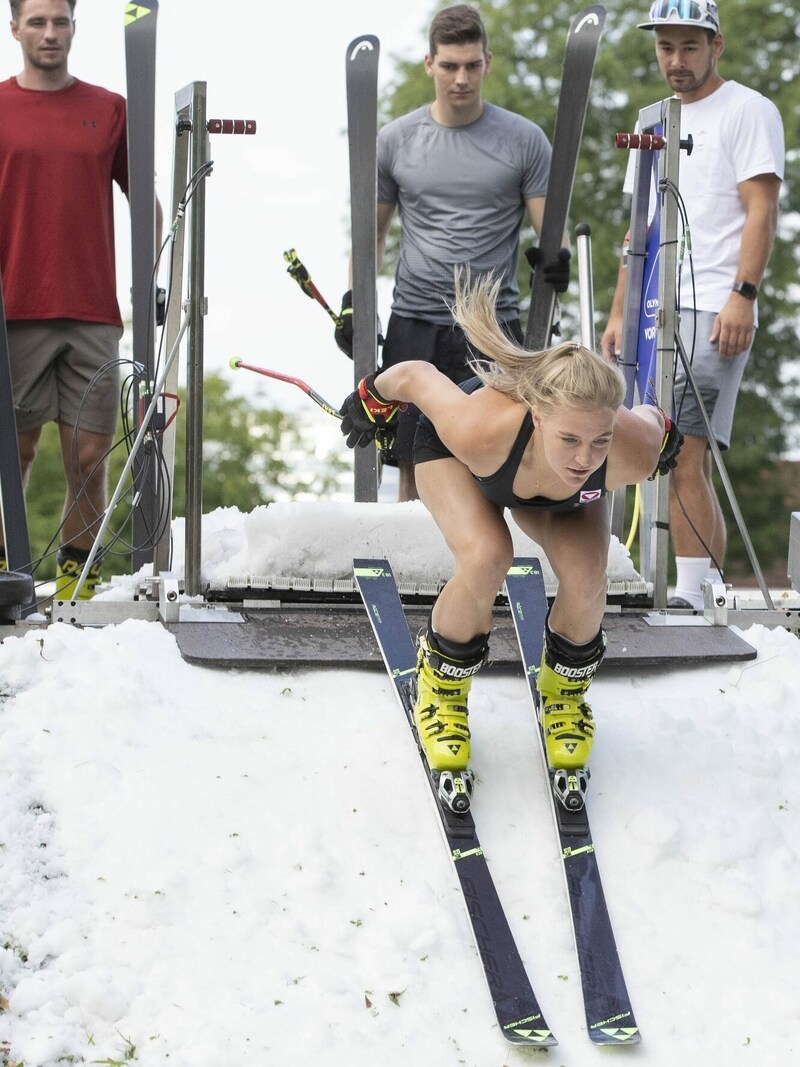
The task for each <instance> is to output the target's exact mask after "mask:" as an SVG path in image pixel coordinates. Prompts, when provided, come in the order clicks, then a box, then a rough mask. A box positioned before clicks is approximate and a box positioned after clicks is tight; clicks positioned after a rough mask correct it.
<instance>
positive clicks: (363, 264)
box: [345, 35, 380, 502]
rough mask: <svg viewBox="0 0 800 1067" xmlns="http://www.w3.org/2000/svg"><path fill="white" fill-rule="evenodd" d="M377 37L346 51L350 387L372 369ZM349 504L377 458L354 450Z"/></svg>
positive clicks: (368, 493) (369, 489)
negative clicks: (351, 346)
mask: <svg viewBox="0 0 800 1067" xmlns="http://www.w3.org/2000/svg"><path fill="white" fill-rule="evenodd" d="M379 55H380V44H379V42H378V38H377V37H372V36H369V35H367V36H364V37H356V39H355V40H353V41H351V42H350V44H349V45H348V46H347V57H346V68H345V73H346V88H347V141H348V146H349V151H350V220H351V221H350V240H351V250H352V251H351V255H352V265H353V375H354V381H355V386H356V388H358V383H359V382H360V381H361V379H362V378H365V377H366V376H367V375H368V374H373V373H374V371H375V369H376V367H377V365H378V301H377V294H376V289H375V282H376V274H377V254H376V247H375V245H376V241H377V230H378V221H377V212H378V206H377V201H378V58H379ZM353 465H354V499H355V500H356V501H362V502H363V501H371V500H377V499H378V452H377V449H375V448H357V449H356V450H355V455H354V457H353Z"/></svg>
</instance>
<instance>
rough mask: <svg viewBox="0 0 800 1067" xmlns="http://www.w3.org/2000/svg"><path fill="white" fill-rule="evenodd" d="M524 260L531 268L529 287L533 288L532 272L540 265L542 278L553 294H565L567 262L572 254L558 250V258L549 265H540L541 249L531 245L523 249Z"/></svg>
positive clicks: (565, 249)
mask: <svg viewBox="0 0 800 1067" xmlns="http://www.w3.org/2000/svg"><path fill="white" fill-rule="evenodd" d="M525 258H526V259H527V261H528V263H529V264H530V267H531V286H533V271H535V269H536V268H537V267H538V266H539V265H540V264H541V267H542V277H543V278H544V280H545V281H546V282H547V284H548V285H551V286H552V287H553V289H554V290H555V292H557V293H566V291H567V289H568V288H569V261H570V259H572V253H571V252H570V250H569V249H568V248H559V250H558V257H557V258H556V259H555V260H554V261H551V262H550V263H542V259H543V258H544V257H543V253H542V250H541V248H539V247H537V246H536V245H532V246H531V247H530V248H526V249H525Z"/></svg>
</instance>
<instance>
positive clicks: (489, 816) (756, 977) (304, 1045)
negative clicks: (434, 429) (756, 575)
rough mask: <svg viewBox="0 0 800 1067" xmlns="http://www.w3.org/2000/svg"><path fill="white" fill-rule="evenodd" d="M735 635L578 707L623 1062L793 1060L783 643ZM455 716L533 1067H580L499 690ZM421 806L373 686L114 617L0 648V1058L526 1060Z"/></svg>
mask: <svg viewBox="0 0 800 1067" xmlns="http://www.w3.org/2000/svg"><path fill="white" fill-rule="evenodd" d="M291 514H292V512H288V513H287V516H286V518H285V523H284V528H286V523H288V522H289V518H290V515H291ZM318 514H319V515H320V516H321V521H320V522H319V523H318V524H317V525H316V526H315V527H314V528H313V530H309V529H306V530H305V531H302V530H301V529H299V528H298V531H297V532H298V533H303V532H304V538H303V540H304V541H305V542H306V543H307V542H308V541H310V540H311V539H312V534H314V533H316V536H317V539H318V552H317V554H316V555H313V554H311V555H309V560H311V559H312V558H317V559H320V560H330V559H333V558H334V546H332V545H331V543H330V542H331V540H335V539H336V537H337V536H338V534H337V533H336V531H335V530H333V529H332V526H331V523H332V515H333V513H332V512H328V511H327V509H322V510H321V511H320V512H319V513H318ZM323 515H324V521H323V519H322V516H323ZM261 520H262V516H260V515H256V516H253V517H246V518H245V517H243V516H239V515H238V514H233V513H229V514H225V515H220V516H217V517H216V519H215V522H216V523H217V528H216V530H213V531H211V530H210V531H209V533H208V536H207V538H206V540H205V542H204V545H205V555H204V558H206V560H207V565H208V566H209V567H210V568H212V569H213V568H216V567H219V568H220V572H221V571H222V569H224V567H225V566H227V565H228V564H229V562H230V560H231V559H234V558H241V559H242V560H248V561H249V560H250V558H251V556H250V553H251V552H253V551H255V550H256V547H255V546H258V545H260V544H261V542H262V537H263V538H264V539H266V537H265V535H263V534H262V533H260V532H259V530H260V529H261V526H260V524H261ZM246 529H247V530H248V531H251V532H252V534H253V547H252V548H251V547H250V545H249V542H248V541H247V540H246V535H245V530H246ZM331 535H333V536H331ZM409 536H411V534H409ZM247 537H249V534H248V535H247ZM237 538H238V543H237ZM289 540H290V539H289ZM399 540H400V541H402V538H401V539H399ZM284 550H285V551H286V552H287V553H291V552H295V551H297V550H296V549H295V548H293V546H292V545H291V543H287V545H286V546H285V548H284ZM270 551H274V552H275V553H279V552H280V551H281V546H276V547H274V548H273V549H270ZM349 551H350V549H349V548H348V552H349ZM386 551H387V554H389V556H390V558H393V557H398V558H399V557H401V556H402V555H403V553H406V555H407V557H408V558H414V557H415V556H416V558H418V559H424V558H425V556H426V553H427V552H428V546H427V544H424V543H420V542H416V543H408V544H406V543H402V544H401V543H398V544H397V545H396V546H390V547H389V549H386ZM744 637H745V639H746V641H747V642H748V643H749V644H750V645H751V646H752V647H754V648H755V649H756V650H757V652H758V658H757V659H756V660H755V661H748V662H747V663H746V664H744V665H729V666H724V667H720V666H714V667H711V668H708V667H701V666H692V667H688V668H684V669H681V670H671V671H660V672H659V671H650V670H642V671H639V672H638V673H636V674H634V675H631V676H630V677H622V676H620V675H619V674H615V673H607V674H606V673H603V672H602V670H601V673H600V676H599V677H598V679H597V680H596V682H595V683H594V686H593V704H594V707H595V711H596V715H597V721H598V739H597V744H596V747H595V754H594V758H593V775H592V780H591V786H590V805H591V818H592V828H593V831H594V838H595V844H596V847H597V849H598V857H599V860H600V868H601V872H602V875H603V881H604V885H605V890H606V896H607V898H608V902H609V908H610V911H611V917H612V921H613V923H614V929H615V933H616V937H617V941H618V944H619V948H620V954H621V958H622V963H623V967H624V969H625V974H626V979H627V982H628V986H629V990H630V993H631V997H632V1001H633V1006H634V1010H635V1012H636V1016H637V1021H638V1022H639V1025H640V1026H641V1029H642V1033H643V1044H642V1046H641V1047H640V1048H637V1050H636V1051H633V1050H629V1051H628V1052H627V1053H620V1055H623V1056H634V1057H635V1060H636V1063H637V1064H642V1065H643V1067H673V1065H674V1064H675V1063H681V1062H683V1063H686V1064H692V1065H693V1064H714V1063H724V1064H725V1065H726V1067H755V1065H757V1067H784V1065H786V1064H789V1063H792V1062H794V1061H795V1060H796V1059H797V1057H798V1055H800V1011H799V1010H798V1007H797V1003H796V1001H797V996H796V989H797V986H798V981H799V980H800V970H799V969H798V962H797V945H798V944H800V848H798V841H800V827H799V826H798V813H800V783H799V782H798V778H797V774H796V767H797V765H798V762H800V727H798V724H797V719H796V716H795V715H794V709H795V707H796V704H797V693H798V691H800V642H798V640H797V638H796V637H795V636H793V635H791V634H789V633H787V632H786V631H783V630H767V629H765V628H763V627H760V626H753V627H751V628H750V629H748V630H747V631H746V632H745V634H744ZM471 709H472V711H471V723H472V728H473V736H474V761H473V762H474V769H475V771H476V775H477V790H476V796H475V816H476V821H477V823H478V827H479V830H480V835H481V841H482V843H483V845H484V847H485V849H486V854H487V856H488V859H489V863H490V866H491V870H492V874H493V877H494V879H495V881H496V884H497V886H498V891H499V894H500V897H501V900H502V901H503V904H504V906H505V908H506V911H507V914H508V917H509V922H510V925H511V928H512V931H513V933H514V935H515V937H516V939H517V942H518V944H519V946H520V950H521V952H522V956H523V958H524V960H525V961H526V965H527V968H528V972H529V974H530V977H531V980H532V983H533V986H534V988H535V990H536V992H537V994H538V996H539V998H540V1001H541V1004H542V1008H543V1010H544V1013H545V1015H546V1017H547V1020H548V1023H549V1024H550V1025H551V1026H552V1028H553V1030H554V1031H555V1033H556V1036H557V1037H558V1040H559V1043H560V1044H559V1047H558V1048H557V1049H555V1050H553V1051H552V1052H551V1053H549V1054H548V1055H547V1056H546V1059H547V1061H548V1062H549V1063H551V1064H552V1067H561V1065H569V1067H602V1065H603V1064H604V1063H607V1060H608V1053H605V1052H604V1051H603V1050H601V1049H597V1048H595V1047H593V1046H592V1045H591V1044H590V1042H589V1040H588V1039H587V1036H586V1033H585V1028H584V1022H583V1009H582V1002H581V994H580V978H579V973H578V969H577V963H576V959H575V952H574V947H573V945H572V941H571V931H570V924H569V918H568V913H567V902H566V894H565V892H564V886H563V876H562V873H561V860H560V857H559V855H558V849H557V846H556V837H555V833H554V830H553V827H552V818H551V812H550V803H549V800H548V797H547V793H546V784H545V780H544V776H543V774H542V771H541V766H540V757H539V753H538V744H537V741H536V736H535V724H534V722H533V718H532V714H531V708H530V700H529V696H528V692H527V686H526V683H525V681H524V679H523V677H522V674H521V672H520V674H519V675H504V674H498V673H493V672H489V671H484V672H482V673H481V674H479V675H478V677H477V678H476V681H475V686H474V689H473V696H472V698H471ZM430 804H431V801H430V791H429V790H428V787H427V785H426V783H425V781H424V779H423V775H422V769H421V766H420V761H419V758H418V756H417V753H416V749H415V747H414V744H413V741H412V738H411V735H410V733H409V730H408V728H407V726H406V724H405V719H404V717H403V716H402V714H401V712H400V711H399V709H398V708H397V706H396V703H395V700H394V695H393V689H392V686H391V684H390V682H389V680H388V679H387V678H385V676H384V674H383V672H381V671H379V670H373V671H356V670H352V669H347V668H342V669H340V670H328V669H325V670H306V671H299V672H290V671H282V672H277V671H262V672H245V671H225V670H219V671H214V670H209V669H207V668H202V667H194V666H191V665H189V664H187V663H185V662H184V661H183V660H182V659H181V657H180V654H179V652H178V649H177V646H176V644H175V641H174V639H173V638H172V636H171V635H170V634H169V633H168V632H167V631H165V630H164V629H163V627H162V626H161V625H160V624H158V623H145V622H141V621H136V620H129V621H128V622H125V623H123V624H121V625H119V626H108V627H106V628H103V629H86V630H80V629H76V628H73V627H69V626H66V625H61V624H54V625H51V626H50V627H49V628H47V629H46V630H37V631H33V630H31V631H29V632H27V633H26V634H25V635H24V636H20V637H14V638H9V639H7V640H5V641H4V642H3V643H2V644H1V645H0V827H2V832H1V833H0V1050H2V1051H3V1052H4V1053H5V1059H6V1060H7V1061H8V1063H10V1064H19V1063H24V1065H25V1067H60V1065H62V1064H64V1063H74V1064H79V1063H83V1064H87V1065H88V1064H91V1063H109V1064H110V1063H120V1064H121V1063H134V1064H137V1065H141V1067H220V1065H222V1064H236V1065H237V1067H272V1065H283V1064H297V1065H300V1067H316V1065H323V1064H324V1065H325V1067H352V1065H353V1064H354V1063H358V1064H360V1063H372V1062H376V1061H377V1062H380V1063H381V1064H383V1065H385V1067H406V1065H407V1064H408V1063H417V1064H419V1065H420V1067H428V1065H434V1064H436V1065H439V1064H442V1065H444V1064H447V1065H450V1064H453V1065H456V1064H464V1065H467V1067H501V1065H507V1067H523V1065H524V1064H528V1063H531V1062H532V1061H533V1060H534V1059H535V1060H537V1061H538V1059H539V1057H538V1056H535V1055H533V1054H532V1053H528V1052H525V1051H517V1050H513V1049H509V1048H508V1047H507V1046H506V1045H505V1043H504V1041H503V1038H502V1036H501V1035H500V1034H499V1033H498V1031H497V1028H496V1027H495V1025H494V1014H493V1011H492V1007H491V1004H490V1003H489V999H488V995H487V992H486V988H485V986H484V983H483V979H482V970H481V966H480V963H479V960H478V957H477V954H476V951H475V949H474V946H473V944H472V940H471V936H470V933H469V926H468V923H467V919H466V916H465V915H464V913H463V907H462V904H461V898H460V895H459V892H458V890H457V880H456V877H455V874H454V872H453V871H452V868H451V865H450V861H449V859H448V857H447V854H446V850H445V849H444V847H443V844H442V840H441V835H440V831H439V825H438V820H437V819H436V817H435V815H434V813H433V812H432V811H431V810H430ZM3 997H4V998H7V1004H4V1002H3V999H2V998H3ZM3 1058H4V1057H3V1056H0V1060H3Z"/></svg>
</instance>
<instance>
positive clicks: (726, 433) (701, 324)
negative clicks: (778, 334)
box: [674, 309, 752, 449]
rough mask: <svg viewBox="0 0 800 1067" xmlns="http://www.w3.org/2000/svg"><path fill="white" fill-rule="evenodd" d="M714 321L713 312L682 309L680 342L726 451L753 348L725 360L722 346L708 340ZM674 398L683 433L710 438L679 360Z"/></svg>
mask: <svg viewBox="0 0 800 1067" xmlns="http://www.w3.org/2000/svg"><path fill="white" fill-rule="evenodd" d="M715 318H716V314H715V313H714V312H713V311H691V310H689V311H686V310H684V309H681V339H682V341H683V344H684V347H685V348H686V354H687V357H688V358H689V360H690V361H691V367H692V371H693V374H694V378H695V381H696V383H697V388H698V390H699V392H700V396H701V398H702V401H703V405H704V406H705V409H706V411H707V413H708V416H709V418H710V419H711V428H712V430H713V431H714V436H715V437H716V439H717V444H718V445H719V447H720V448H722V449H725V448H728V446H729V445H730V443H731V427H732V426H733V413H734V410H735V408H736V397H737V396H738V395H739V386H740V385H741V383H742V375H743V374H744V368H745V367H746V365H747V360H748V359H749V358H750V352H751V351H752V345H751V346H750V348H748V349H746V350H745V351H744V352H740V353H739V355H738V356H734V357H733V359H723V358H722V356H720V354H719V346H718V345H717V344H713V345H712V344H710V343H709V340H708V338H709V336H710V334H711V329H712V327H713V325H714V319H715ZM695 323H696V326H695ZM693 350H694V358H692V351H693ZM674 396H675V421H676V422H677V424H678V426H679V427H680V429H681V431H682V432H683V433H688V434H691V435H692V436H693V437H708V432H707V430H706V424H705V422H704V421H703V413H702V411H701V410H700V405H699V404H698V403H697V398H696V396H695V393H694V390H693V389H692V386H691V383H690V382H689V381H688V380H687V376H686V371H685V369H684V366H683V361H682V360H681V359H680V358H679V359H678V365H677V367H676V368H675V390H674Z"/></svg>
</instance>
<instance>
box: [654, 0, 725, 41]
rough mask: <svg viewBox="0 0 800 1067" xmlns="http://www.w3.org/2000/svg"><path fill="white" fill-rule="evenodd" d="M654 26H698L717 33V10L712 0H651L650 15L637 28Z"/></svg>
mask: <svg viewBox="0 0 800 1067" xmlns="http://www.w3.org/2000/svg"><path fill="white" fill-rule="evenodd" d="M656 26H700V27H701V28H702V29H704V30H713V32H714V33H719V12H718V11H717V5H716V4H715V3H714V0H653V5H652V7H651V8H650V17H649V19H648V21H647V22H640V23H639V29H640V30H654V29H655V28H656Z"/></svg>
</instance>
